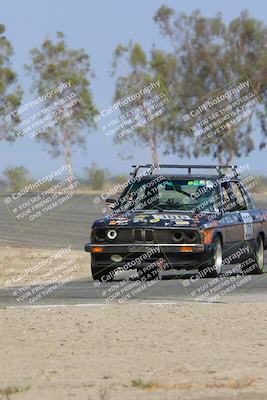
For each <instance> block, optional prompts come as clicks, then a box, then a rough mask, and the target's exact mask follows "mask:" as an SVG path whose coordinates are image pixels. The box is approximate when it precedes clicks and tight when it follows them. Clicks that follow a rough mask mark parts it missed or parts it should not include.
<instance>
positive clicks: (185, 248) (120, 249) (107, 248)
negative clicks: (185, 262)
mask: <svg viewBox="0 0 267 400" xmlns="http://www.w3.org/2000/svg"><path fill="white" fill-rule="evenodd" d="M152 248H154V249H156V248H159V249H160V250H161V251H163V252H164V253H170V252H171V253H172V252H174V253H178V252H179V253H203V252H204V251H205V248H204V244H202V243H198V244H195V243H194V244H190V243H187V244H165V243H164V244H163V243H161V244H157V243H140V244H96V243H87V244H86V245H85V251H86V252H88V253H116V254H117V253H118V254H121V253H142V252H147V251H149V250H151V249H152ZM96 249H101V250H96Z"/></svg>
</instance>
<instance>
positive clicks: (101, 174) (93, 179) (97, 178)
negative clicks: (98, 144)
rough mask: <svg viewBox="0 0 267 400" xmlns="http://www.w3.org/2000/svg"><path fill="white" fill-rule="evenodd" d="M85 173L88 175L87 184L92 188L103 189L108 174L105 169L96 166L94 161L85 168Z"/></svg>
mask: <svg viewBox="0 0 267 400" xmlns="http://www.w3.org/2000/svg"><path fill="white" fill-rule="evenodd" d="M86 175H87V176H88V180H89V184H90V186H91V188H92V189H93V190H101V189H103V187H104V185H105V183H106V181H107V179H108V178H109V176H110V175H109V172H108V171H107V170H105V169H101V168H97V165H96V163H92V164H91V167H89V168H86Z"/></svg>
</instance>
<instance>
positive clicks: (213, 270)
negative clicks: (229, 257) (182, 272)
mask: <svg viewBox="0 0 267 400" xmlns="http://www.w3.org/2000/svg"><path fill="white" fill-rule="evenodd" d="M207 268H208V270H207V271H205V276H203V278H217V277H219V276H220V275H221V273H222V268H223V257H222V241H221V239H220V238H219V236H216V238H215V239H214V242H213V252H212V258H211V260H210V261H209V262H207V263H206V264H205V265H204V266H202V267H201V268H199V272H202V271H203V270H204V269H207Z"/></svg>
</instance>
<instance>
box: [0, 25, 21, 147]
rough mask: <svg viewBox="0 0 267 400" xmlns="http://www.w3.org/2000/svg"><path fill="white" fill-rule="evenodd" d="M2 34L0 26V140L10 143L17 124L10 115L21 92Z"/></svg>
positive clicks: (5, 39)
mask: <svg viewBox="0 0 267 400" xmlns="http://www.w3.org/2000/svg"><path fill="white" fill-rule="evenodd" d="M4 33H5V26H4V25H0V54H1V55H0V113H1V115H2V116H4V118H3V120H2V121H1V122H0V140H7V141H10V142H12V141H14V140H15V135H12V132H11V129H12V127H13V126H14V125H15V124H16V123H18V122H19V118H18V117H17V116H13V115H12V114H11V113H12V112H13V111H15V110H16V109H17V108H18V107H19V105H20V103H21V99H22V90H21V88H20V87H19V86H18V85H17V84H16V81H17V75H16V73H15V72H14V71H13V70H12V68H11V56H12V55H13V49H12V46H11V43H10V42H9V41H8V40H7V38H6V37H5V35H4Z"/></svg>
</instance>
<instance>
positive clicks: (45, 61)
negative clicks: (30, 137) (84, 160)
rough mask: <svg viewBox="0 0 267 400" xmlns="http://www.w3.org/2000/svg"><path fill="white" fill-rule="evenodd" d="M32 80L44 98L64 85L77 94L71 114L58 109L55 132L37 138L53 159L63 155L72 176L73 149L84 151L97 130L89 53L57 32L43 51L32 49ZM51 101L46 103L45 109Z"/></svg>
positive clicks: (63, 107) (62, 107) (57, 95)
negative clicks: (90, 79) (71, 46)
mask: <svg viewBox="0 0 267 400" xmlns="http://www.w3.org/2000/svg"><path fill="white" fill-rule="evenodd" d="M25 68H26V70H27V71H28V73H29V74H30V75H31V77H32V79H33V83H32V90H33V91H35V92H36V93H37V94H38V95H39V96H42V95H45V94H47V93H48V92H50V91H51V90H52V89H54V88H57V87H58V86H59V85H60V84H62V83H65V84H66V83H69V85H70V86H71V87H70V91H71V92H73V93H75V95H76V96H77V97H76V100H77V102H76V103H75V104H74V105H73V106H72V108H71V116H70V117H68V118H65V117H64V116H66V115H67V113H68V112H69V111H70V110H69V108H68V106H67V105H65V104H63V105H62V104H59V105H58V106H57V110H56V112H57V116H58V117H57V123H56V125H55V126H54V127H53V128H52V129H47V130H46V132H45V133H42V134H40V135H38V136H36V140H37V141H40V142H44V143H45V144H46V145H48V148H49V152H50V153H51V154H52V155H53V156H55V157H56V156H59V155H61V154H64V156H65V161H66V163H67V164H68V165H69V175H73V166H72V157H73V147H74V146H76V145H77V146H80V147H81V148H83V149H85V143H86V138H87V133H88V132H89V131H90V130H92V129H93V128H94V127H95V122H94V117H95V116H96V114H97V110H96V108H95V106H94V103H93V98H92V93H91V89H90V81H89V78H92V77H93V76H94V74H93V72H92V69H91V64H90V59H89V56H88V54H86V52H85V51H84V50H83V49H79V50H74V49H71V48H70V47H68V45H67V43H66V41H65V37H64V34H63V33H62V32H58V33H57V40H56V41H55V42H54V43H53V42H52V41H51V40H50V39H45V40H44V42H43V43H42V45H41V48H40V49H37V48H34V49H32V50H31V63H30V64H29V65H26V66H25ZM62 97H63V95H62V94H61V93H54V94H53V102H54V101H55V102H56V101H60V100H62ZM50 104H51V101H50V100H49V99H48V100H45V102H44V107H46V106H49V105H50Z"/></svg>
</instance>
